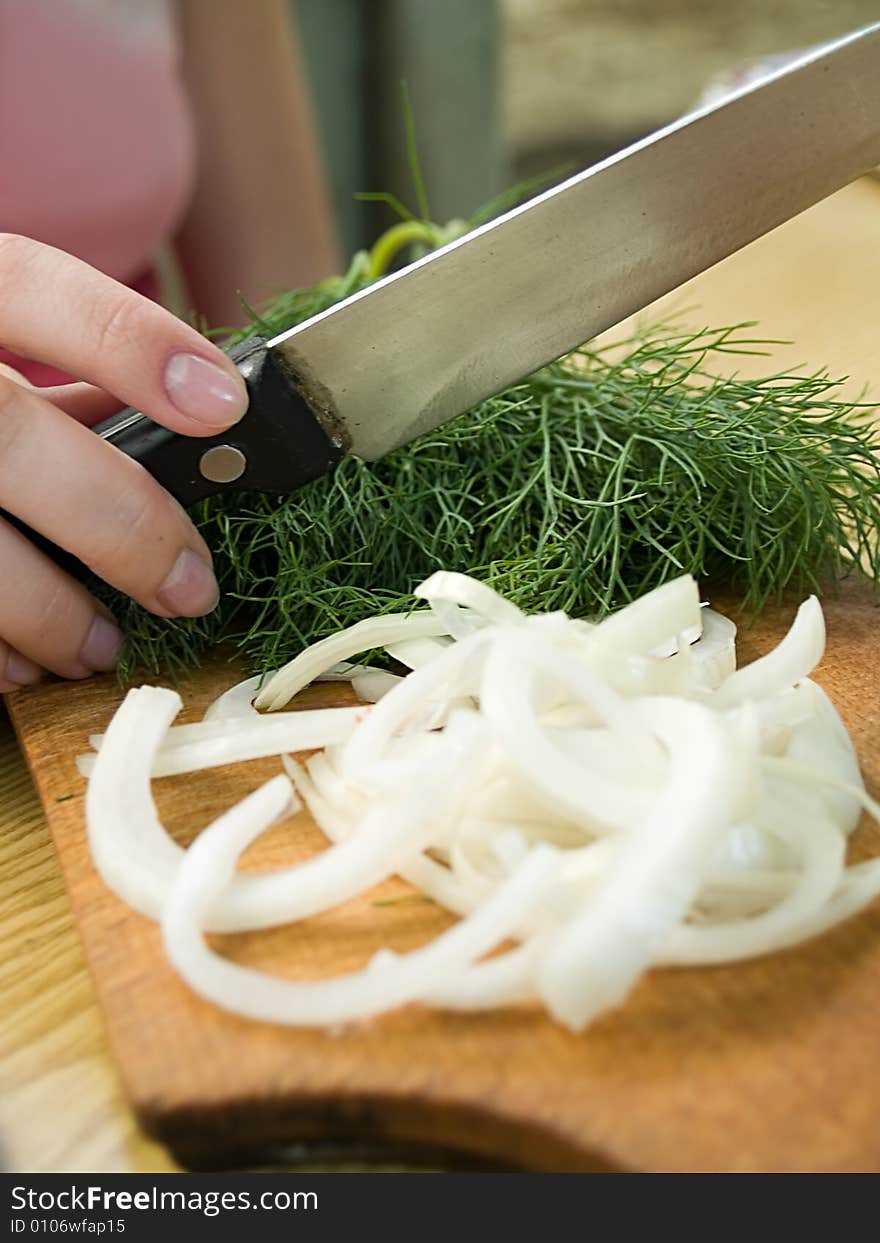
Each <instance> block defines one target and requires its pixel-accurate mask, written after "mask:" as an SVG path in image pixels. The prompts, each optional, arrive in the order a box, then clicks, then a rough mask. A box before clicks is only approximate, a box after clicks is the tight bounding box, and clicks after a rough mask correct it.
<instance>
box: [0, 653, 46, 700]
mask: <svg viewBox="0 0 880 1243" xmlns="http://www.w3.org/2000/svg"><path fill="white" fill-rule="evenodd" d="M42 676H43V670H42V669H41V668H40V666H39V665H35V664H34V662H33V661H32V660H28V658H27V657H26V656H22V654H21V652H17V651H16V650H15V648H14V647H10V646H9V644H8V643H4V642H3V640H2V639H0V695H8V694H9V693H10V692H11V691H20V690H21V688H22V687H23V686H33V684H34V682H39V680H40V678H41V677H42Z"/></svg>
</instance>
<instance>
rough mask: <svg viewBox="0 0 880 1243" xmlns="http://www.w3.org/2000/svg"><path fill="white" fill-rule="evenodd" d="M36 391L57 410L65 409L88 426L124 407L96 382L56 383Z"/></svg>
mask: <svg viewBox="0 0 880 1243" xmlns="http://www.w3.org/2000/svg"><path fill="white" fill-rule="evenodd" d="M36 391H37V393H38V394H39V395H40V397H42V399H43V401H48V402H51V404H52V405H53V406H54V407H55V408H56V410H63V411H64V413H65V414H69V415H70V417H71V418H72V419H76V421H77V423H83V424H85V426H86V427H94V426H95V424H96V423H100V422H101V420H102V419H107V418H109V417H110V415H111V414H115V413H116V412H117V410H120V409H121V408H122V402H121V401H120V400H119V398H118V397H114V396H113V394H112V393H105V392H104V390H103V389H102V388H96V387H95V385H94V384H55V385H52V386H51V387H48V388H38V389H37V390H36Z"/></svg>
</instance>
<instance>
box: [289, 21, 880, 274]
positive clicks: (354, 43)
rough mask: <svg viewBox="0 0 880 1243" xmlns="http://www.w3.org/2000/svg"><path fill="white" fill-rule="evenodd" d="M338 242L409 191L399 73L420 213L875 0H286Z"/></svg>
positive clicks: (594, 146) (442, 210) (451, 205)
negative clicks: (375, 195) (419, 168)
mask: <svg viewBox="0 0 880 1243" xmlns="http://www.w3.org/2000/svg"><path fill="white" fill-rule="evenodd" d="M293 8H294V10H295V13H296V15H297V20H298V23H299V27H300V32H301V37H302V39H303V43H304V46H305V50H306V57H307V63H308V67H309V78H310V83H311V88H312V93H313V98H314V100H315V103H316V106H317V109H318V113H319V119H320V127H321V132H322V137H323V141H324V149H325V158H326V160H327V165H328V170H329V173H330V176H331V180H332V187H333V194H334V199H335V202H336V206H337V211H338V214H339V220H340V223H341V230H342V235H343V243H344V247H345V250H346V251H347V252H350V251H352V250H353V249H356V248H357V247H358V246H360V245H362V244H364V243H366V242H368V241H370V240H372V239H373V238H374V237H375V235H376V233H377V232H378V230H379V229H380V228H381V227H382V226H383V224H385V223H387V217H386V216H385V215H383V213H382V209H379V208H377V207H376V206H375V205H372V204H363V203H357V202H355V201H354V199H353V194H354V192H355V191H358V190H389V191H392V192H394V193H397V194H398V195H400V196H401V197H402V198H403V199H404V201H406V202H409V203H411V202H412V189H411V182H410V180H409V176H408V173H407V168H406V160H405V150H404V144H403V126H402V114H401V106H400V85H399V84H400V81H401V79H405V80H406V82H407V84H408V87H409V91H410V95H411V97H412V102H413V110H414V113H415V118H416V126H417V131H418V139H419V151H420V155H421V159H422V163H423V166H424V171H425V180H426V183H427V189H428V198H429V202H430V206H431V211H432V214H433V216H434V217H435V219H437V220H439V221H443V220H446V219H449V218H451V217H454V216H467V215H469V214H470V213H471V212H472V211H473V210H474V209H475V208H476V207H478V206H479V205H480V204H481V203H483V202H485V201H487V200H488V199H490V198H491V197H492V196H493V195H494V194H496V193H497V192H498V191H499V190H500V189H503V188H504V187H506V186H508V185H510V184H512V183H514V182H517V181H521V180H523V179H527V178H530V177H533V176H535V175H536V174H540V173H543V172H545V171H547V170H550V169H553V168H554V167H557V166H559V165H562V164H567V163H571V164H574V165H575V166H584V165H587V164H589V163H591V162H593V161H594V160H596V159H598V158H600V157H601V156H603V155H605V154H608V153H609V152H611V151H614V150H617V149H619V148H620V147H622V146H625V145H626V144H627V143H629V142H631V141H632V140H633V139H635V138H638V137H640V136H642V135H644V134H646V133H649V132H650V131H651V130H653V129H656V128H657V127H658V126H659V125H662V124H663V123H664V122H666V121H669V120H671V119H672V118H673V117H675V116H677V115H679V114H680V113H682V112H685V111H687V110H688V108H690V107H692V106H693V104H694V103H695V102H696V100H697V99H698V98H699V96H700V95H701V93H702V91H703V90H704V88H705V87H706V86H707V84H708V83H710V82H711V81H712V80H713V79H716V78H717V77H718V76H719V75H725V74H728V73H730V72H735V71H738V70H740V69H742V68H743V67H744V66H747V65H749V64H750V63H751V62H753V61H755V60H758V59H760V58H763V57H766V56H768V55H773V54H776V53H781V52H786V51H791V50H797V49H801V48H806V47H809V46H810V45H811V44H815V43H818V42H821V41H823V40H826V39H830V38H833V37H834V36H836V35H839V34H842V33H845V32H847V31H848V30H853V29H855V28H857V27H859V26H862V25H866V24H868V23H869V22H871V21H872V20H876V19H877V17H878V9H877V4H876V2H875V0H296V2H295V4H294V5H293Z"/></svg>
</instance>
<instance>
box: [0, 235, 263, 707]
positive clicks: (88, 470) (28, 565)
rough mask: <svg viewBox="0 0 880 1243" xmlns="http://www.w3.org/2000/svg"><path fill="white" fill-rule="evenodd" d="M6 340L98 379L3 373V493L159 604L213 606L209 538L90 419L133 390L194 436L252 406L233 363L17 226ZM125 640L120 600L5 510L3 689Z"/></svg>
mask: <svg viewBox="0 0 880 1243" xmlns="http://www.w3.org/2000/svg"><path fill="white" fill-rule="evenodd" d="M0 342H2V344H3V345H4V346H6V347H7V348H9V349H11V350H13V351H15V352H16V353H18V354H21V355H24V356H25V357H27V358H34V359H38V360H39V361H41V362H45V363H49V364H51V365H52V366H55V367H60V368H62V369H63V370H65V371H67V372H68V373H70V374H74V375H77V376H80V377H82V379H83V380H85V381H89V383H77V384H68V385H63V386H61V387H57V388H52V389H36V388H32V387H30V386H29V385H27V384H26V383H25V382H24V381H22V380H19V381H16V379H14V378H12V377H10V375H9V374H8V371H9V369H4V371H5V374H0V508H2V509H5V510H6V511H7V512H8V513H10V514H14V515H16V516H17V517H18V518H21V519H22V520H23V521H24V522H25V523H27V525H28V526H29V527H31V528H32V529H33V530H35V531H39V532H40V533H42V534H43V535H45V536H47V537H48V539H50V540H52V541H53V542H54V543H55V544H58V545H60V546H61V547H62V548H66V549H67V550H68V551H69V552H71V553H73V554H74V555H75V556H76V557H78V558H79V559H80V561H82V562H84V563H85V564H86V565H87V566H89V567H90V568H91V569H92V570H94V571H95V573H96V574H98V575H100V577H101V578H103V579H104V580H105V581H106V582H108V583H111V584H112V585H113V586H114V587H117V588H119V589H120V590H121V591H124V592H126V593H127V594H128V595H130V596H133V597H134V599H135V600H137V601H139V602H140V603H141V604H142V605H144V607H145V608H147V609H149V610H150V611H151V612H153V613H156V614H158V616H160V617H197V616H200V615H201V614H203V613H207V612H210V610H211V609H212V608H214V606H215V604H216V603H217V595H218V592H217V583H216V580H215V578H214V574H213V570H212V568H211V554H210V551H209V550H208V547H207V545H206V544H205V541H204V540H203V539H202V537H201V536H200V535H199V534H198V532H197V531H196V529H195V527H194V526H193V525H192V523H191V522H190V520H189V518H188V517H187V516H186V513H185V512H184V510H183V509H182V508H181V507H180V505H178V503H177V501H175V500H174V499H173V498H172V497H171V496H170V495H169V494H168V493H167V492H165V491H164V490H163V489H162V488H161V487H160V486H159V484H158V483H157V482H156V481H155V479H153V478H152V476H151V475H150V474H148V472H147V471H146V470H144V468H143V467H142V466H141V465H140V464H139V463H137V462H134V461H132V460H131V459H130V458H127V457H126V456H125V455H124V454H123V453H121V452H120V451H119V450H118V449H115V448H114V447H113V446H112V445H110V444H108V443H107V442H106V441H104V440H102V439H101V438H100V437H98V436H96V435H95V434H94V433H93V432H92V431H90V430H89V426H86V425H87V424H93V423H95V422H97V421H98V420H99V419H102V418H104V417H106V416H107V415H108V414H111V413H112V412H113V411H114V410H116V409H118V408H119V407H120V406H123V405H131V406H135V407H136V408H137V409H138V410H141V411H143V413H144V414H146V415H148V416H149V417H150V418H151V419H154V420H155V421H156V422H157V423H161V424H163V425H164V426H165V427H169V428H171V429H173V430H174V431H177V432H181V433H183V434H184V435H186V436H208V435H213V434H215V433H217V432H219V431H222V430H224V429H225V428H227V427H229V426H230V425H231V424H233V423H235V422H237V421H238V419H240V418H241V416H242V415H243V414H244V412H245V410H246V408H247V390H246V388H245V385H244V381H243V380H242V378H241V376H240V375H239V373H238V371H237V370H236V368H235V367H234V365H233V364H232V363H231V362H230V361H229V359H228V358H226V356H225V355H224V354H223V353H222V351H220V350H219V349H217V348H216V346H214V345H212V344H211V343H210V342H208V341H206V340H205V339H204V337H202V336H201V335H200V334H199V333H198V332H196V331H195V329H193V328H190V327H188V326H187V325H186V324H184V323H182V322H181V321H180V320H178V319H176V318H175V317H174V316H173V315H171V314H170V313H169V312H167V311H164V310H162V308H161V307H158V306H156V305H155V304H154V303H152V302H150V301H149V300H148V299H146V298H143V297H141V295H140V294H136V293H133V292H132V291H131V290H130V289H126V288H125V287H124V286H123V285H120V284H118V283H117V282H116V281H114V280H111V279H110V278H109V277H106V276H103V275H101V274H100V273H99V272H96V271H95V270H94V269H92V268H90V267H88V265H87V264H85V263H82V262H80V261H79V260H78V259H74V258H72V257H71V256H70V255H67V254H64V253H63V252H62V251H59V250H55V249H53V248H52V247H50V246H43V245H41V244H40V243H38V242H33V241H31V240H29V239H28V238H23V237H17V236H14V235H11V234H0ZM71 416H72V417H71ZM119 643H120V634H119V631H118V629H117V627H116V625H115V623H114V621H113V618H112V617H111V615H110V614H109V612H108V610H107V609H106V608H104V606H103V605H101V604H99V603H98V602H97V601H96V600H94V599H93V598H92V596H91V595H90V594H89V593H88V592H87V591H86V589H85V588H84V587H83V586H81V584H79V583H77V582H75V581H74V580H73V579H71V578H70V577H69V576H68V575H67V574H65V573H64V572H63V571H62V570H60V569H59V568H58V567H57V566H56V565H54V564H53V563H52V562H51V561H50V560H49V559H48V558H47V557H45V556H44V555H43V554H42V553H41V552H39V551H38V550H37V549H36V548H35V547H34V545H33V544H32V543H30V541H29V540H27V539H26V538H25V537H24V536H23V535H22V534H21V533H20V532H19V531H18V530H16V529H15V528H14V527H13V526H12V525H11V524H10V523H8V522H4V521H2V520H0V691H2V692H5V691H10V690H16V689H18V687H20V686H23V685H26V684H28V683H30V682H34V681H36V680H37V679H38V678H39V677H40V676H41V674H42V672H43V671H44V670H46V669H48V670H51V672H52V673H56V674H59V675H60V676H61V677H66V678H84V677H88V676H89V674H91V673H93V672H96V671H98V670H106V669H111V668H112V667H113V665H114V663H115V660H116V655H117V651H118V648H119Z"/></svg>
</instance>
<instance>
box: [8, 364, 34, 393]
mask: <svg viewBox="0 0 880 1243" xmlns="http://www.w3.org/2000/svg"><path fill="white" fill-rule="evenodd" d="M0 376H5V377H6V379H7V380H14V381H15V382H16V384H23V385H24V387H25V388H33V387H34V386H33V384H31V382H30V380H29V379H28V378H27V376H24V375H22V374H21V372H20V371H16V370H15V368H14V367H10V366H9V363H0Z"/></svg>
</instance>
